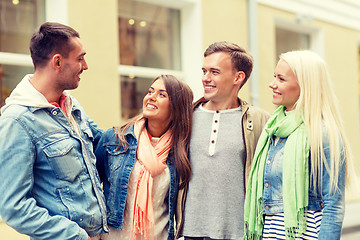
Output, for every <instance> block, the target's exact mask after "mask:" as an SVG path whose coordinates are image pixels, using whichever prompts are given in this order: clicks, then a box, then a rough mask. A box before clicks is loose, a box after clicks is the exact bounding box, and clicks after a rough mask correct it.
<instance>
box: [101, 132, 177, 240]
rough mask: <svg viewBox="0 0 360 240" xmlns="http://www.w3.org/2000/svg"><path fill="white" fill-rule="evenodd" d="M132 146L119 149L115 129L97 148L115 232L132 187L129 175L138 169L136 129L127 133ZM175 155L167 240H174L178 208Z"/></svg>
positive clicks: (171, 166) (171, 165)
mask: <svg viewBox="0 0 360 240" xmlns="http://www.w3.org/2000/svg"><path fill="white" fill-rule="evenodd" d="M125 136H126V140H127V142H128V143H129V144H128V146H127V147H126V148H122V147H121V148H120V149H119V150H118V151H115V150H116V149H117V148H118V145H119V140H118V138H117V137H116V135H115V132H114V130H113V129H109V130H107V131H106V132H105V134H104V136H103V137H102V138H101V139H100V141H99V144H98V145H97V147H96V150H95V155H96V158H97V164H96V165H97V168H98V172H99V174H100V178H101V180H102V181H103V185H104V194H105V199H106V206H107V214H108V224H109V226H111V227H114V228H116V229H122V226H123V222H124V210H125V204H126V197H127V192H128V186H129V178H130V174H131V172H132V170H133V168H134V165H135V159H136V149H137V139H136V137H135V135H134V126H131V127H130V128H129V129H128V130H127V131H126V132H125ZM173 158H174V157H173V152H172V150H170V152H169V156H168V158H167V165H168V168H169V172H170V178H171V179H170V188H169V194H168V198H169V201H168V204H169V229H168V234H169V235H168V240H170V239H174V214H175V211H176V204H177V193H178V183H179V179H178V176H177V173H176V169H175V165H174V162H173Z"/></svg>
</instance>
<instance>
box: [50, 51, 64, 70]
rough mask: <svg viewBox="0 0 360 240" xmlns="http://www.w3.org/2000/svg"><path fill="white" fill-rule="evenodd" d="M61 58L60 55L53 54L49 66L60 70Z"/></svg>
mask: <svg viewBox="0 0 360 240" xmlns="http://www.w3.org/2000/svg"><path fill="white" fill-rule="evenodd" d="M61 63H62V57H61V55H60V54H54V55H53V56H52V58H51V66H52V67H53V68H55V69H60V67H61Z"/></svg>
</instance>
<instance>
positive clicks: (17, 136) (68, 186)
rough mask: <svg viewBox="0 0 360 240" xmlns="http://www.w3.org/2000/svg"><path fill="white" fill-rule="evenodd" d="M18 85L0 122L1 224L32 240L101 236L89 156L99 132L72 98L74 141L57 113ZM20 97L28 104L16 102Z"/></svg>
mask: <svg viewBox="0 0 360 240" xmlns="http://www.w3.org/2000/svg"><path fill="white" fill-rule="evenodd" d="M24 81H25V82H24ZM26 81H27V82H26ZM19 85H20V87H19V88H18V89H15V90H14V92H13V93H14V94H13V95H12V96H11V97H14V99H17V100H16V102H17V103H16V104H9V105H8V106H6V108H5V111H3V113H2V116H1V117H0V146H1V147H0V166H1V167H0V176H1V181H0V215H1V217H2V219H3V220H4V221H5V222H6V223H7V224H8V225H9V226H11V227H13V228H14V229H16V230H17V231H18V232H20V233H23V234H26V235H29V236H30V237H31V239H34V240H35V239H37V240H40V239H44V240H45V239H46V240H48V239H52V240H74V239H81V240H87V239H88V236H89V235H90V236H94V235H97V234H99V233H101V232H103V231H106V230H107V225H106V215H105V214H106V209H105V201H104V196H103V194H102V189H101V185H100V179H99V177H98V174H97V171H96V165H95V163H96V160H95V155H94V153H93V144H94V143H96V142H97V141H98V139H99V138H100V136H101V135H102V131H101V130H100V129H98V128H97V127H96V125H95V124H94V123H93V121H91V120H89V118H88V116H87V115H85V113H84V110H83V109H82V108H81V107H80V105H79V104H78V102H77V101H76V100H75V99H72V100H73V102H74V104H73V107H72V114H73V116H74V119H75V121H76V122H77V124H78V126H79V128H80V133H81V136H79V135H78V134H77V133H75V131H74V129H73V128H72V127H71V125H70V122H69V120H68V118H67V117H66V116H65V114H64V112H63V111H62V109H60V108H58V107H55V106H52V105H49V103H48V102H47V101H46V99H45V98H44V97H43V96H42V95H41V94H40V93H36V90H35V89H34V88H32V87H31V84H30V83H29V81H28V79H25V80H23V82H22V83H20V84H19ZM29 93H30V94H29ZM21 94H24V95H26V94H28V97H29V98H28V100H30V99H32V101H33V102H29V101H28V100H26V101H23V102H22V103H21V99H23V100H24V99H26V97H24V95H21ZM30 95H31V96H30ZM69 97H70V96H69ZM42 98H43V99H42ZM70 98H71V97H70ZM34 99H35V100H34ZM36 99H37V100H36ZM44 99H45V100H44ZM10 100H11V99H10ZM38 100H39V101H38ZM43 100H44V101H43ZM10 102H11V101H10ZM36 105H37V106H36ZM2 110H4V109H2Z"/></svg>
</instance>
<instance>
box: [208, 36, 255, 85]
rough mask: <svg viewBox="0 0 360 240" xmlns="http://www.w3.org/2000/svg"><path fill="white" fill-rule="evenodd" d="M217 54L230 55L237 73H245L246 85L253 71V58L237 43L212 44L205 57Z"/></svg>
mask: <svg viewBox="0 0 360 240" xmlns="http://www.w3.org/2000/svg"><path fill="white" fill-rule="evenodd" d="M216 52H226V53H229V55H230V57H231V62H232V64H233V67H234V69H235V70H236V71H243V72H244V73H245V79H244V84H245V83H246V81H247V80H248V79H249V77H250V75H251V72H252V69H253V62H254V61H253V57H252V56H251V55H250V54H249V53H248V52H247V51H246V50H245V49H244V48H242V47H240V46H238V45H237V44H235V43H230V42H226V41H222V42H215V43H213V44H211V45H210V46H209V47H208V48H207V49H206V50H205V52H204V57H207V56H209V55H210V54H213V53H216Z"/></svg>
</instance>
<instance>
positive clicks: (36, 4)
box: [0, 0, 45, 107]
mask: <svg viewBox="0 0 360 240" xmlns="http://www.w3.org/2000/svg"><path fill="white" fill-rule="evenodd" d="M0 17H1V19H0V90H1V91H0V107H1V106H3V105H4V100H5V98H6V97H8V96H9V94H10V92H11V91H12V90H13V89H14V87H15V86H16V85H17V84H18V83H19V82H20V80H21V79H22V78H23V77H24V75H25V74H27V73H31V72H33V67H32V64H31V60H30V58H29V56H28V55H29V40H30V38H31V35H32V33H33V31H34V30H35V29H36V28H37V26H38V25H39V24H40V23H42V22H44V21H45V0H22V1H20V0H12V1H10V0H0Z"/></svg>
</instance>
